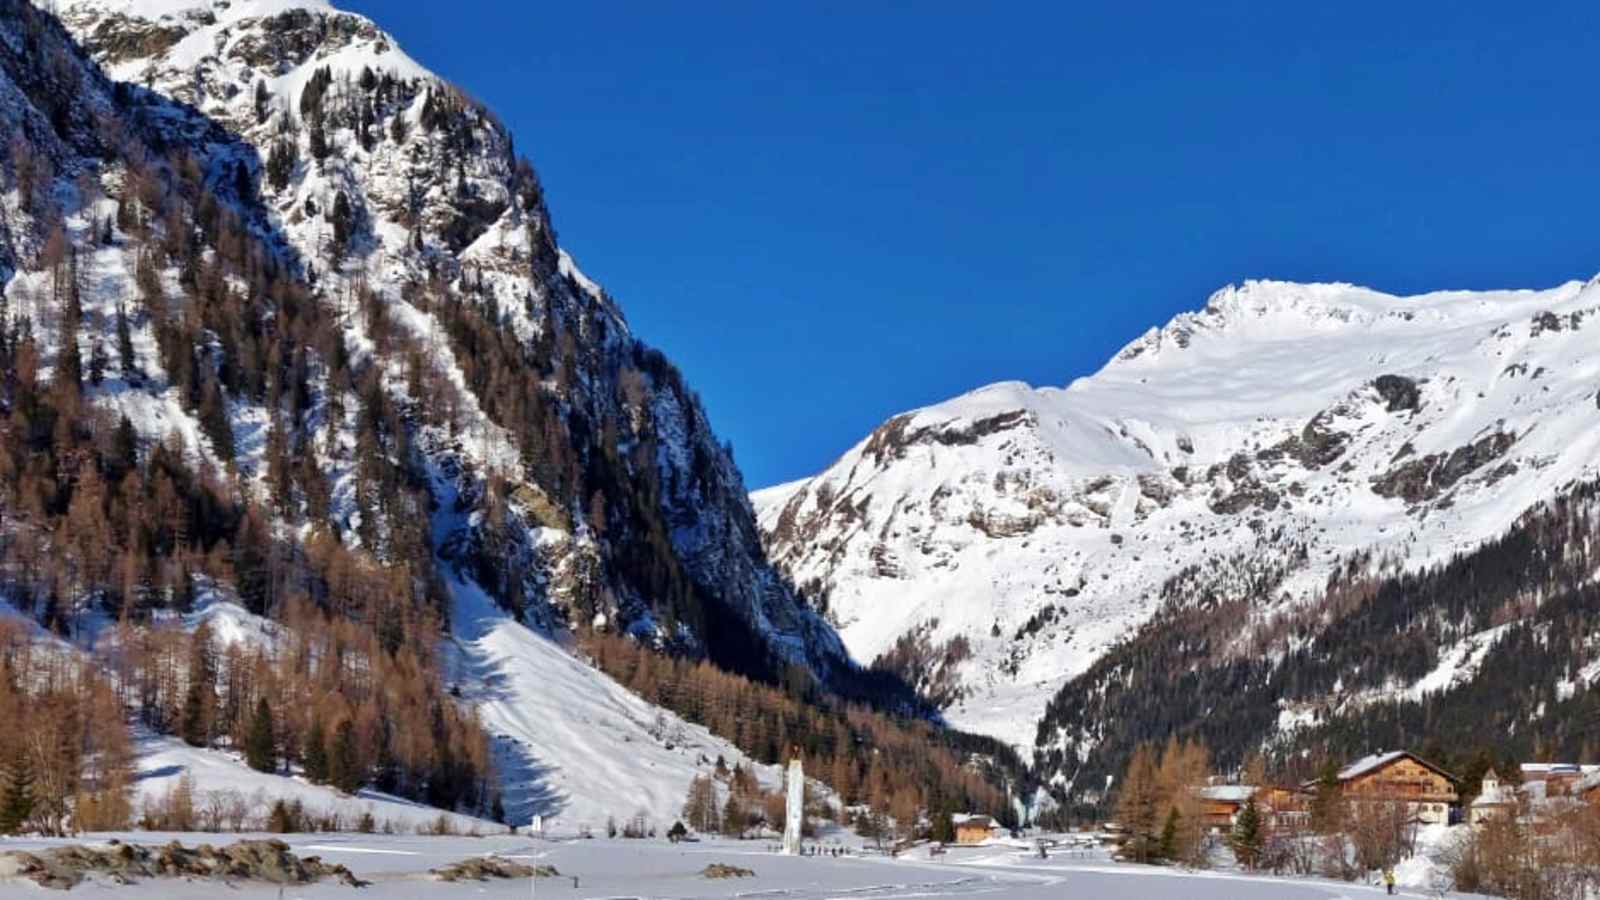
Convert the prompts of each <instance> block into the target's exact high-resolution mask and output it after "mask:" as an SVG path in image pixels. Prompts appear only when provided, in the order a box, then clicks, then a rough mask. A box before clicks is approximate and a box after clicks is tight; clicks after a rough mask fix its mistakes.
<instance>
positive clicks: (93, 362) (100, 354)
mask: <svg viewBox="0 0 1600 900" xmlns="http://www.w3.org/2000/svg"><path fill="white" fill-rule="evenodd" d="M109 365H111V358H110V357H109V356H107V355H106V345H105V342H104V341H101V340H100V339H99V338H95V339H94V343H93V344H91V345H89V383H90V384H92V385H94V386H96V387H99V386H100V385H101V384H102V383H104V382H105V380H106V367H107V366H109Z"/></svg>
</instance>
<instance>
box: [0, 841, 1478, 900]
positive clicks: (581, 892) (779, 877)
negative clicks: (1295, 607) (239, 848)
mask: <svg viewBox="0 0 1600 900" xmlns="http://www.w3.org/2000/svg"><path fill="white" fill-rule="evenodd" d="M110 837H113V835H96V836H94V837H93V838H90V839H89V842H98V841H104V840H106V839H108V838H110ZM117 837H121V838H123V839H125V840H128V841H132V842H137V843H146V844H149V843H163V842H165V841H167V840H170V839H178V840H180V841H182V842H183V843H185V844H190V845H193V844H196V843H199V842H203V841H205V840H207V839H208V838H210V839H212V840H213V842H216V843H226V842H229V841H231V840H233V839H234V836H232V835H224V836H218V835H201V834H186V835H161V834H148V833H135V834H127V835H120V836H117ZM219 838H220V840H219ZM74 842H79V841H66V840H36V839H21V840H0V852H3V851H5V850H13V849H38V848H42V847H47V846H52V845H59V844H62V843H74ZM287 842H288V843H289V844H290V845H292V846H293V848H294V850H295V852H296V853H298V854H300V855H301V856H302V857H305V856H313V855H315V856H321V857H322V858H323V859H324V860H325V861H328V862H338V863H341V864H343V865H345V866H348V867H349V868H350V869H351V870H352V871H354V872H355V873H356V874H357V875H358V876H359V877H361V878H363V879H367V880H370V881H372V882H373V884H372V885H371V886H370V887H368V888H365V889H353V888H349V887H344V886H341V885H337V884H331V883H328V884H318V885H312V886H304V887H301V886H296V887H291V888H287V889H285V890H284V891H283V892H282V893H281V894H280V893H279V890H278V887H277V886H275V885H267V884H260V883H256V884H244V883H238V884H230V885H229V886H228V889H227V890H226V896H230V897H240V898H252V897H259V898H272V897H283V898H287V900H298V898H305V900H324V898H328V900H331V898H341V897H343V898H352V900H356V898H360V897H373V896H381V897H382V898H383V900H421V898H425V897H426V898H435V897H440V898H451V897H484V898H497V897H501V898H520V897H528V896H533V897H534V898H536V900H537V898H563V900H564V898H571V900H585V898H622V897H637V898H645V897H649V898H661V900H689V898H729V897H777V898H783V900H824V898H837V897H840V896H849V897H851V898H860V900H877V898H904V897H977V896H988V897H996V898H1008V900H1009V898H1016V900H1045V898H1052V900H1055V898H1062V897H1082V898H1097V900H1324V898H1327V900H1333V898H1352V900H1354V898H1364V897H1379V896H1383V889H1382V888H1380V887H1375V886H1369V885H1359V884H1343V883H1337V882H1326V881H1317V880H1308V879H1281V878H1271V877H1257V876H1246V875H1240V874H1236V873H1230V872H1184V871H1181V870H1174V869H1159V868H1151V867H1145V866H1135V865H1130V864H1121V863H1115V862H1112V861H1111V860H1110V859H1108V858H1107V857H1106V855H1105V854H1104V852H1103V851H1099V850H1093V851H1079V852H1077V853H1075V854H1074V853H1073V852H1062V853H1058V854H1056V855H1054V856H1052V857H1051V858H1050V859H1047V860H1039V859H1029V858H1025V856H1024V854H1025V851H1024V850H1022V849H1021V848H1014V847H1008V846H995V847H978V848H953V849H952V850H951V851H950V852H949V853H947V854H946V855H944V856H942V857H938V858H935V859H929V858H927V857H926V855H925V853H926V851H920V852H918V853H917V854H915V856H912V855H910V854H908V855H906V856H904V857H902V858H900V859H889V858H885V857H879V856H866V857H843V858H836V857H828V856H821V857H784V856H781V855H777V854H774V853H771V852H769V850H768V848H769V846H770V845H769V844H766V843H764V842H761V841H745V842H736V841H724V840H707V841H703V842H696V843H688V844H680V845H676V846H674V845H671V844H668V843H666V842H665V841H660V840H653V841H622V840H607V839H604V838H600V839H595V840H532V839H529V838H526V837H517V836H497V837H489V838H467V837H414V836H384V835H357V834H336V835H327V834H323V835H316V834H311V835H290V836H287ZM490 853H493V854H498V855H501V856H504V857H507V858H510V859H515V860H518V861H521V862H524V863H530V864H531V863H534V862H537V863H538V864H541V865H553V866H555V867H556V869H557V870H559V871H560V872H561V874H562V876H564V877H550V878H542V879H539V880H538V882H537V884H536V885H534V886H533V891H532V893H531V894H530V886H529V884H528V882H527V881H526V880H520V881H491V882H468V883H458V884H441V883H439V882H436V881H433V880H432V879H430V878H429V877H428V875H427V871H428V870H429V869H431V868H435V867H439V866H445V865H448V864H450V863H453V862H457V861H460V860H462V859H465V858H468V857H471V856H477V855H483V854H490ZM718 862H720V863H727V864H729V865H734V866H740V867H743V868H746V869H750V870H753V871H754V872H755V876H754V877H750V878H734V879H726V880H710V879H707V878H704V877H702V876H701V875H700V874H699V873H700V872H701V870H703V869H704V868H705V867H706V866H707V865H709V864H711V863H718ZM572 876H577V878H578V883H577V885H576V886H574V884H573V881H572ZM1400 893H1401V896H1408V897H1424V896H1427V897H1432V896H1438V895H1436V894H1428V893H1422V892H1418V891H1415V890H1403V891H1401V892H1400ZM73 894H74V895H88V896H91V897H95V896H103V897H108V898H115V900H143V898H157V897H159V898H173V900H200V898H210V897H216V896H218V895H219V891H218V884H217V883H216V882H210V881H187V882H186V881H172V880H148V881H141V882H139V883H137V884H135V885H132V886H113V885H111V884H109V883H104V882H100V883H92V884H84V885H81V886H80V887H78V888H76V889H75V890H74V891H73ZM41 895H42V894H41V892H40V891H39V890H37V889H34V888H33V886H32V885H27V886H16V885H7V884H0V896H7V897H9V896H41ZM1450 896H1455V897H1460V896H1462V895H1455V894H1452V895H1450Z"/></svg>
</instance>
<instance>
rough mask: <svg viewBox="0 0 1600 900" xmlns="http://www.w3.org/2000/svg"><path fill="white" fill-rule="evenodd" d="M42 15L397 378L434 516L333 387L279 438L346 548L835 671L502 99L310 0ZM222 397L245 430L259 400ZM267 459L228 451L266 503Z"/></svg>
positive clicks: (655, 634) (713, 650) (715, 645)
mask: <svg viewBox="0 0 1600 900" xmlns="http://www.w3.org/2000/svg"><path fill="white" fill-rule="evenodd" d="M59 15H60V18H61V20H62V22H63V23H64V24H65V25H66V26H67V27H68V28H69V29H70V30H71V32H72V33H73V34H74V35H75V36H76V37H77V38H78V40H79V41H80V42H81V44H82V46H83V48H85V49H86V50H87V51H88V53H89V55H90V56H91V57H92V58H93V59H94V61H96V62H98V63H99V64H100V65H101V66H102V67H103V68H104V70H105V71H106V73H107V74H108V75H109V76H110V77H111V78H112V79H114V80H117V81H121V82H125V83H126V84H125V85H124V86H123V87H119V88H117V93H118V97H119V98H126V99H127V101H128V102H131V103H146V102H147V103H164V104H169V105H170V107H171V113H170V114H169V115H167V116H166V117H165V120H164V121H165V122H166V123H167V124H166V126H165V129H166V131H165V134H163V135H162V136H161V140H162V141H163V142H165V143H166V144H168V145H169V146H172V147H180V146H181V147H185V148H187V149H188V150H189V151H190V152H192V153H194V154H196V156H197V158H198V161H199V164H201V165H203V166H205V167H206V169H207V172H208V177H209V178H210V179H211V180H213V181H217V182H222V183H226V184H229V185H232V184H234V183H237V185H238V187H237V191H236V192H237V194H238V196H239V197H240V199H241V200H242V201H246V203H247V204H248V205H251V206H253V207H255V208H256V209H257V210H258V212H259V216H260V219H259V222H258V224H257V226H256V230H257V231H258V232H259V233H262V234H264V235H267V236H269V238H270V239H271V240H273V241H276V243H277V244H278V246H280V247H281V248H282V250H283V255H284V259H285V260H287V261H288V264H289V265H292V266H296V267H298V268H299V269H300V270H301V271H302V272H303V273H304V275H305V277H306V279H307V280H308V281H311V282H312V283H314V284H315V285H316V286H317V288H318V290H319V298H318V299H319V300H320V301H321V302H323V303H326V304H328V305H330V306H331V307H334V308H336V309H337V310H338V311H339V321H340V322H341V327H342V333H341V334H339V335H338V350H339V352H345V353H349V354H351V355H352V356H353V357H354V358H356V359H357V360H358V361H359V365H360V367H362V368H365V367H366V366H369V365H370V366H377V367H380V369H381V370H382V371H384V372H385V373H387V374H386V376H385V378H384V379H383V386H384V391H385V392H386V394H387V401H388V402H390V403H392V404H394V406H395V408H396V409H397V410H398V411H399V414H400V415H401V416H402V417H403V418H404V421H405V423H406V428H407V429H408V440H409V442H410V443H409V445H408V449H414V450H415V451H416V452H417V454H418V455H419V461H418V463H417V465H416V466H415V470H416V472H417V477H418V478H425V479H427V480H428V482H429V483H430V491H429V492H430V494H431V496H432V498H433V504H434V506H435V509H434V510H432V511H431V512H427V513H426V514H425V515H426V521H424V522H418V521H416V519H417V518H418V516H417V515H416V514H415V512H412V513H410V514H407V513H405V512H392V511H390V510H387V509H385V508H384V498H383V497H381V496H376V497H375V496H370V495H368V494H367V493H364V489H363V488H361V487H360V485H359V484H358V483H357V482H358V478H359V475H360V472H359V471H358V469H359V466H358V465H357V464H356V461H355V459H354V456H355V455H356V454H357V453H358V452H359V450H360V448H359V447H358V446H357V445H356V439H357V435H355V434H354V433H352V432H350V431H348V430H341V428H340V427H339V425H338V424H337V422H338V411H339V409H340V407H341V403H340V401H341V400H342V399H343V398H341V397H340V396H339V394H340V388H339V386H333V385H323V386H319V385H316V384H315V382H314V378H313V386H312V389H311V391H310V393H309V395H308V396H307V397H306V398H305V400H304V404H305V406H306V408H307V413H306V414H305V415H304V416H301V417H300V418H299V421H301V422H302V423H303V424H301V425H300V427H299V429H298V430H297V432H296V433H295V434H294V435H292V441H293V443H294V444H295V445H296V446H303V447H305V448H307V452H309V453H312V454H315V456H316V459H317V462H318V465H319V467H320V469H321V470H322V471H323V472H325V473H327V476H328V486H327V493H328V495H329V497H330V502H331V507H332V509H331V513H330V519H331V522H332V524H333V526H334V528H335V530H336V531H337V532H338V537H339V538H340V540H342V541H344V542H345V543H346V544H350V545H360V546H364V547H370V548H372V549H373V550H374V552H376V553H379V554H381V553H382V552H383V549H382V548H383V546H384V544H385V541H386V536H387V535H388V534H390V533H391V531H392V529H393V528H395V527H400V528H423V529H425V530H427V531H428V532H431V535H430V543H431V544H432V546H433V547H434V548H435V551H436V553H437V554H438V556H439V560H440V562H442V563H443V564H444V566H445V567H446V570H447V571H448V572H450V573H452V575H453V577H456V578H459V579H470V580H475V581H477V582H478V583H479V584H480V585H482V587H483V588H484V589H485V590H487V591H488V592H489V593H490V594H491V595H493V596H494V597H495V599H496V600H497V601H499V602H500V603H501V604H502V605H504V606H506V607H507V608H509V609H512V610H514V611H516V613H517V614H518V615H519V616H520V617H522V618H523V619H524V621H526V622H528V623H530V624H535V625H539V626H542V627H545V628H547V629H553V630H559V629H561V628H563V627H564V626H565V625H568V624H573V623H576V622H579V621H581V622H584V623H586V624H587V623H590V622H594V621H603V622H605V623H607V624H608V626H609V627H618V628H622V629H625V630H629V631H632V632H634V633H636V634H639V635H641V636H643V637H645V638H646V639H648V640H651V641H653V642H656V643H659V644H663V645H672V646H677V647H680V648H683V649H687V650H689V651H691V652H704V653H707V654H709V655H711V656H713V657H715V658H718V659H719V661H721V662H724V663H725V664H728V665H732V666H735V667H738V668H741V669H747V670H748V669H753V670H765V671H773V670H775V669H777V668H781V667H783V666H784V665H788V664H798V665H801V666H805V667H808V668H810V669H812V670H813V671H814V672H816V673H817V674H818V675H820V676H822V677H823V678H825V679H826V678H829V677H833V676H838V677H848V675H849V673H850V671H851V667H850V665H849V663H848V660H847V659H846V657H845V655H844V653H843V650H842V647H841V645H840V643H839V641H838V639H837V637H836V636H835V635H834V634H833V632H832V631H831V630H830V629H829V628H828V627H827V626H826V624H825V623H824V622H822V620H821V619H820V618H819V617H818V616H817V615H816V614H814V613H813V612H812V611H811V610H810V609H809V608H808V607H807V605H806V604H805V603H803V602H802V601H801V600H800V599H799V597H798V596H797V595H796V593H795V592H794V591H793V590H792V589H791V588H790V587H789V586H788V585H787V584H785V583H784V582H783V580H782V579H781V578H779V577H778V576H777V574H776V573H775V572H774V571H773V569H772V568H771V566H769V565H768V564H767V562H766V561H765V559H764V556H763V551H762V547H761V545H760V542H759V537H758V532H757V528H756V525H755V521H754V514H753V511H752V509H751V507H750V504H749V502H748V499H747V497H746V494H745V490H744V486H743V483H742V480H741V476H740V474H739V472H738V469H737V468H736V467H735V466H734V464H733V462H732V460H731V459H730V457H729V455H728V453H727V452H726V451H725V450H724V448H723V446H722V444H721V442H720V441H718V439H717V438H716V436H715V434H714V433H713V432H712V430H711V428H710V426H709V424H708V422H707V420H706V416H705V413H704V411H703V410H702V409H701V407H700V405H699V403H698V401H697V399H696V398H695V396H694V394H693V393H692V392H691V391H690V390H689V388H688V387H687V386H686V385H685V383H684V381H683V379H682V377H681V376H680V375H679V373H678V372H677V371H676V370H675V369H674V368H673V367H672V366H671V364H670V363H669V362H668V361H667V360H666V359H665V358H664V357H662V355H661V354H660V353H658V352H656V351H654V350H652V349H650V348H649V347H647V346H645V345H644V344H643V343H642V342H640V341H639V340H638V339H637V338H635V337H634V336H633V335H632V334H631V333H630V331H629V328H628V325H627V322H626V321H625V319H624V318H623V315H622V312H621V310H620V309H619V307H618V305H617V304H616V302H615V301H614V300H613V299H612V298H611V297H610V296H608V295H607V294H606V293H605V292H604V291H603V290H602V289H601V288H600V287H599V286H598V285H596V284H595V283H594V282H592V281H590V280H589V279H588V278H587V277H585V276H584V274H583V273H582V272H581V271H580V270H579V269H578V267H577V266H576V264H575V263H574V262H573V261H572V259H571V258H570V257H568V256H567V255H566V254H565V253H564V252H563V251H561V250H560V249H559V247H558V246H557V244H556V240H555V231H554V228H553V226H552V224H551V219H550V214H549V211H548V210H547V209H546V207H545V205H544V198H543V194H542V190H541V188H540V185H539V182H538V178H537V176H536V175H535V174H534V171H533V168H532V166H531V165H530V164H529V163H528V162H527V161H526V160H524V159H521V158H519V157H518V156H517V155H516V152H515V150H514V147H513V144H512V138H511V135H510V134H509V133H508V132H507V130H506V129H505V128H504V127H503V126H502V125H501V123H500V122H499V121H498V120H497V119H496V118H495V116H494V115H493V113H492V112H490V111H489V110H488V109H485V108H483V107H482V106H480V105H479V104H477V103H476V102H474V101H472V100H470V99H468V98H467V97H466V96H465V95H464V94H462V93H461V92H460V91H458V90H456V89H455V88H453V87H451V86H450V85H448V84H446V83H445V82H443V81H441V80H440V79H438V78H436V77H435V76H434V75H432V74H431V73H429V72H428V71H427V70H426V69H424V68H422V67H421V66H420V65H418V64H417V63H416V62H415V61H414V60H412V59H411V58H410V57H408V56H406V55H405V53H403V52H402V51H401V50H400V49H399V47H398V46H397V45H396V44H395V42H394V41H393V40H392V39H391V38H390V37H389V36H388V35H387V34H385V33H384V32H383V31H382V30H381V29H380V28H379V27H378V26H377V25H376V24H375V23H373V22H372V21H370V20H368V19H366V18H364V17H361V16H357V15H353V14H350V13H346V12H342V11H339V10H337V9H334V8H333V7H331V6H329V5H327V4H326V3H323V2H320V0H303V2H300V0H214V2H213V0H138V2H134V0H74V2H68V3H64V4H62V5H61V8H60V10H59ZM128 85H136V86H138V87H129V86H128ZM146 91H148V92H146ZM328 343H330V342H329V341H323V342H322V345H323V346H326V345H328ZM307 364H308V367H309V369H310V370H311V371H312V372H315V371H316V370H317V367H318V361H317V358H316V356H315V354H310V355H309V358H308V363H307ZM230 401H231V402H230V405H229V411H230V416H231V417H232V420H233V428H234V432H235V434H247V433H249V432H251V431H252V430H256V429H259V428H260V423H261V422H262V421H263V419H265V418H267V417H268V416H269V412H270V411H269V410H267V409H265V408H264V407H263V406H262V404H261V402H260V401H259V400H258V399H257V398H253V397H237V398H230ZM330 411H331V414H330ZM135 424H136V425H138V426H139V427H140V428H141V429H143V428H145V427H146V426H145V424H144V423H143V422H136V423H135ZM151 431H152V433H150V434H148V435H145V437H147V438H148V439H150V440H159V439H161V438H163V437H164V436H165V434H164V433H161V432H156V430H155V429H154V428H153V427H152V428H151ZM267 463H268V461H267V460H266V459H265V458H264V447H263V446H262V442H259V441H255V442H251V441H243V440H241V441H240V449H239V454H238V458H237V459H236V460H235V464H236V465H237V466H238V469H239V470H240V471H241V472H242V474H243V475H244V478H245V481H246V483H247V484H254V485H256V486H257V487H259V488H260V490H261V491H262V492H263V494H265V493H266V492H267V491H268V486H267V485H266V484H265V481H264V479H265V475H266V470H267V468H268V465H267ZM392 520H393V521H394V522H397V523H398V524H392Z"/></svg>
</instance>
